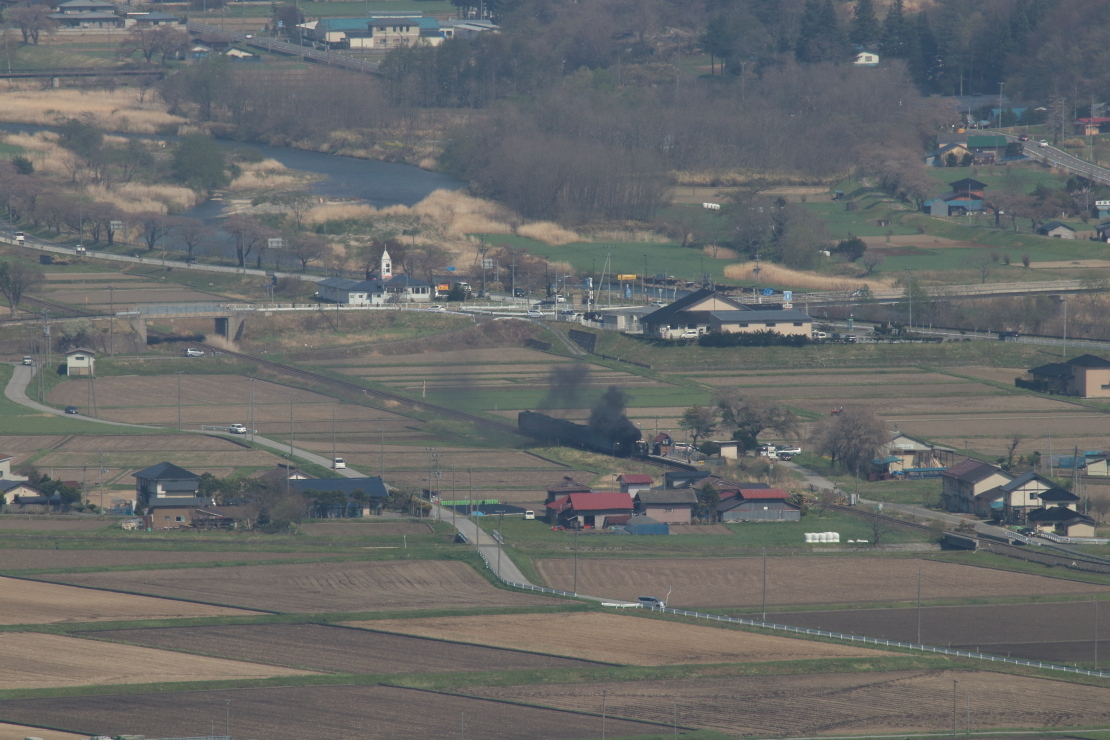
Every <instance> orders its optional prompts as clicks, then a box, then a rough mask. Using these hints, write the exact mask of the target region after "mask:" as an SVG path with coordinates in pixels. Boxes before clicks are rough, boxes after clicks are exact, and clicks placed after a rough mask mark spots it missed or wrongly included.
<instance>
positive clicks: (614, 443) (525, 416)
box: [517, 411, 647, 457]
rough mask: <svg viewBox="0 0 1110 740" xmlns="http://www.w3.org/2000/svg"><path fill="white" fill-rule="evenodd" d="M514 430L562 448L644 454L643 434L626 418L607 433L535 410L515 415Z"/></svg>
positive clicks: (612, 453) (625, 455)
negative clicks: (515, 424) (515, 426)
mask: <svg viewBox="0 0 1110 740" xmlns="http://www.w3.org/2000/svg"><path fill="white" fill-rule="evenodd" d="M517 427H518V428H519V429H520V431H521V432H522V433H524V434H527V435H528V436H529V437H535V438H536V439H539V440H543V441H544V442H551V443H554V444H557V445H564V446H566V447H581V448H582V449H586V450H594V451H595V452H604V453H605V454H606V455H614V456H616V457H629V456H631V455H646V454H647V444H646V443H645V442H643V441H642V437H643V435H642V434H641V432H640V430H639V429H638V428H637V427H636V425H635V424H633V423H632V422H630V421H628V419H624V420H623V423H622V424H617V425H614V429H613V430H612V431H609V430H599V429H594V428H592V427H589V426H586V425H584V424H575V423H574V422H573V421H567V420H566V419H556V418H554V417H551V416H548V415H547V414H540V413H537V412H535V411H521V412H520V414H519V415H518V416H517Z"/></svg>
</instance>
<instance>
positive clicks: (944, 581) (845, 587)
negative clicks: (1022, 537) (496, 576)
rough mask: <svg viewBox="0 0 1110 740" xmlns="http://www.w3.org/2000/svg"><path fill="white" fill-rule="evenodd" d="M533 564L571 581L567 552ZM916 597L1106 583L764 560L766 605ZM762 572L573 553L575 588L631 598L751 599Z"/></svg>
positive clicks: (1068, 589) (688, 602)
mask: <svg viewBox="0 0 1110 740" xmlns="http://www.w3.org/2000/svg"><path fill="white" fill-rule="evenodd" d="M535 566H536V571H537V572H538V573H539V574H540V576H541V577H542V578H543V580H544V583H545V584H546V585H547V586H549V587H551V588H558V589H570V588H572V587H573V568H574V565H573V562H572V560H571V559H570V558H557V559H556V558H551V559H544V560H538V561H536V563H535ZM918 570H920V571H921V573H922V578H921V595H922V598H923V599H976V598H991V597H1001V596H1025V595H1027V594H1031V593H1035V594H1039V595H1041V596H1049V595H1052V594H1088V595H1090V594H1094V593H1106V592H1107V591H1110V587H1107V586H1098V585H1093V584H1087V583H1079V582H1075V581H1065V580H1060V579H1056V578H1048V577H1045V576H1034V575H1026V574H1023V573H1011V572H1006V571H998V570H990V569H983V568H976V567H973V566H968V565H959V564H955V563H942V562H936V561H931V560H920V559H916V558H880V557H848V558H844V557H834V556H830V557H780V558H768V559H767V603H768V604H783V605H786V604H791V605H794V604H798V605H800V604H857V603H867V602H891V601H901V600H906V601H910V600H913V599H916V597H917V571H918ZM762 579H763V571H762V567H761V563H760V561H759V560H758V559H756V558H689V559H686V558H669V559H663V558H657V559H631V558H630V559H619V560H618V559H605V558H579V559H578V591H579V593H587V594H603V595H604V596H605V597H606V598H613V599H626V600H635V599H636V597H637V596H639V595H640V594H651V595H655V596H660V597H662V596H663V595H664V594H666V593H667V590H668V589H670V588H672V587H673V589H674V590H673V592H672V593H671V597H670V598H669V599H668V600H667V602H668V604H669V605H671V606H675V607H677V608H686V607H695V606H696V607H709V606H713V607H744V606H749V607H750V606H758V605H759V604H760V603H761V598H762V583H763V580H762Z"/></svg>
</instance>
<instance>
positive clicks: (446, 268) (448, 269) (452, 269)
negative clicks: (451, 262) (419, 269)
mask: <svg viewBox="0 0 1110 740" xmlns="http://www.w3.org/2000/svg"><path fill="white" fill-rule="evenodd" d="M443 269H445V270H447V272H454V271H455V268H454V267H453V266H452V267H445V268H443Z"/></svg>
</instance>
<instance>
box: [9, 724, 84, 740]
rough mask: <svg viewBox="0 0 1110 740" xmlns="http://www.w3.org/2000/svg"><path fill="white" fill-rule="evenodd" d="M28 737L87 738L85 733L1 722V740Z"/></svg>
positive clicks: (46, 739) (51, 738)
mask: <svg viewBox="0 0 1110 740" xmlns="http://www.w3.org/2000/svg"><path fill="white" fill-rule="evenodd" d="M28 737H39V738H42V740H87V737H88V736H87V735H85V734H84V733H81V734H75V733H72V732H58V731H56V730H44V729H42V728H41V727H27V726H25V725H10V724H8V723H7V722H0V740H26V738H28Z"/></svg>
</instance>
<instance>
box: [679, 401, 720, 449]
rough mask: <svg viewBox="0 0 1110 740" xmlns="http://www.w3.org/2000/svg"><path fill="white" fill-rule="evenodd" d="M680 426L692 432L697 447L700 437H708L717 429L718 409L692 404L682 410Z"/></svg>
mask: <svg viewBox="0 0 1110 740" xmlns="http://www.w3.org/2000/svg"><path fill="white" fill-rule="evenodd" d="M678 426H679V428H681V429H685V430H686V431H687V432H689V433H690V436H691V437H692V438H693V441H694V447H697V446H698V438H700V437H708V436H709V435H711V434H713V432H714V431H715V430H716V429H717V410H716V409H715V408H714V407H712V406H691V407H690V408H688V409H686V410H685V411H683V412H682V416H681V418H679V420H678Z"/></svg>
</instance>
